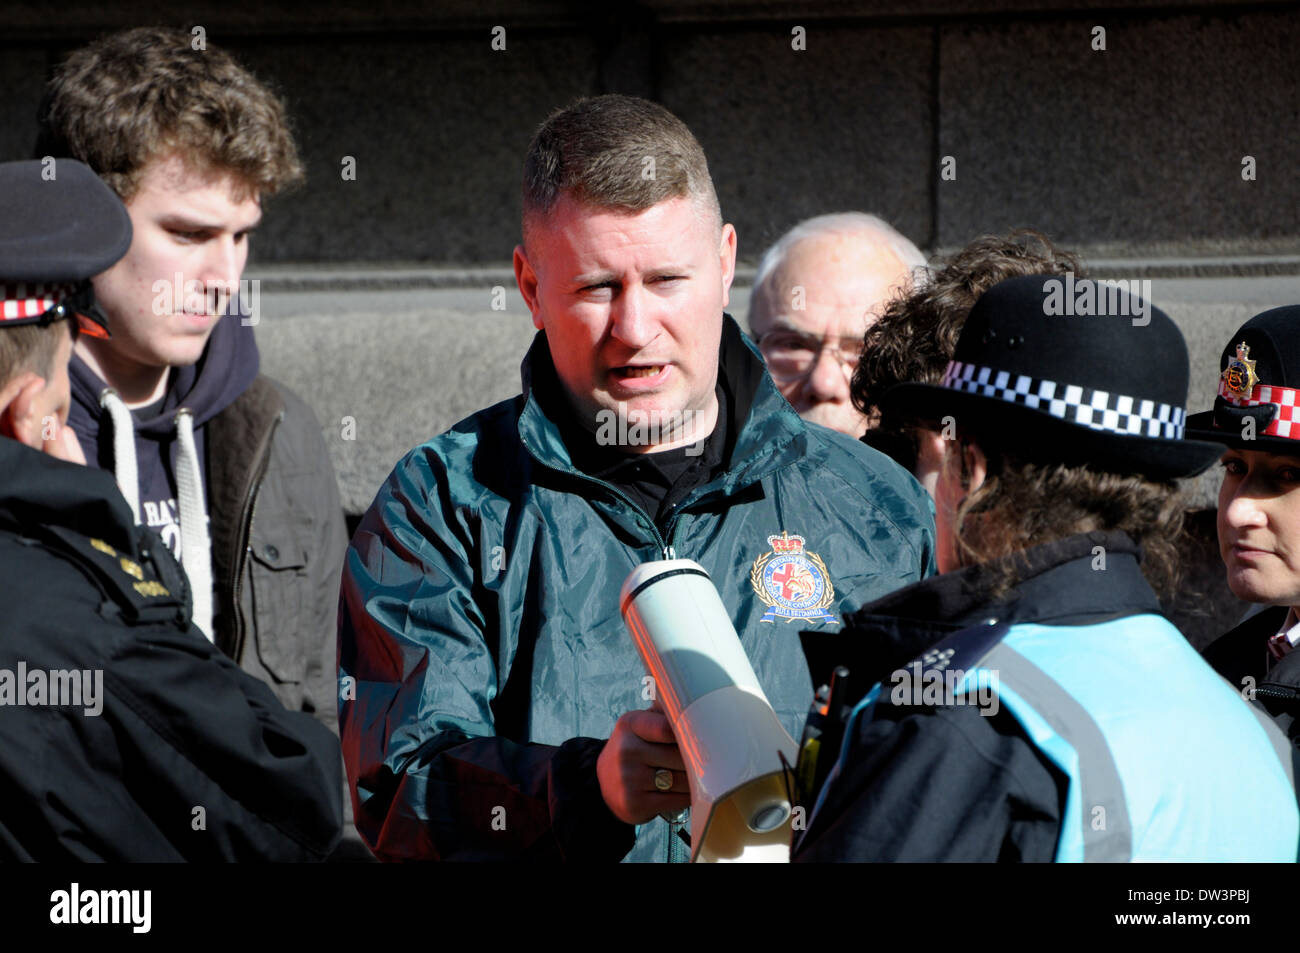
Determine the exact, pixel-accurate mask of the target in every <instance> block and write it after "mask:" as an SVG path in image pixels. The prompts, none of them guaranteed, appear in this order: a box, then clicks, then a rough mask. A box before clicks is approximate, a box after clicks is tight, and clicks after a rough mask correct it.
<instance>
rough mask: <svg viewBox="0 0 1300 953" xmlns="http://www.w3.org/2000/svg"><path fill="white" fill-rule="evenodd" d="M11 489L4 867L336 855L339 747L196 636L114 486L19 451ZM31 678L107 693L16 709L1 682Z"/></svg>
mask: <svg viewBox="0 0 1300 953" xmlns="http://www.w3.org/2000/svg"><path fill="white" fill-rule="evenodd" d="M0 474H2V475H3V476H0V604H3V606H4V612H5V626H4V630H3V632H0V701H2V702H6V703H5V704H4V705H3V707H0V789H2V790H4V791H5V797H4V799H3V805H4V806H3V808H0V857H3V858H12V859H21V860H58V859H75V860H128V861H154V860H201V859H205V860H309V859H321V858H323V857H325V856H326V855H327V854H329V852H330V851H331V850H332V849H333V848H334V847H335V845H336V844H337V843H338V841H339V836H340V827H341V824H342V804H341V801H340V791H339V786H338V777H339V772H340V770H341V767H340V754H339V749H338V740H337V739H336V738H335V737H334V736H333V735H332V734H331V733H330V731H329V730H328V729H327V728H326V727H325V726H324V725H322V724H320V723H319V722H318V721H317V720H316V719H315V718H312V717H311V716H309V715H306V714H303V713H301V712H294V711H286V710H285V708H284V707H283V706H282V705H281V704H280V702H279V701H277V699H276V697H275V696H274V694H272V692H271V691H270V689H268V688H267V687H266V685H264V684H263V683H262V682H261V681H259V680H258V679H256V678H253V677H251V676H250V675H248V674H246V673H244V672H242V671H241V670H240V669H239V667H238V666H237V665H235V664H234V663H233V662H232V661H231V660H230V659H228V658H227V657H226V656H225V655H224V654H223V653H222V652H221V651H220V649H218V648H217V647H216V646H214V645H212V644H211V643H209V642H208V640H207V639H206V638H204V636H203V635H202V633H200V632H199V631H198V630H197V629H194V628H193V627H191V626H190V625H189V624H188V619H189V591H188V583H187V582H186V578H185V574H184V572H183V571H182V570H181V568H180V566H179V565H177V563H176V562H175V561H174V560H173V559H172V558H171V555H170V553H169V552H168V551H167V548H166V547H165V546H163V545H161V543H160V541H159V540H158V538H157V536H155V535H154V534H152V533H150V532H148V531H147V530H144V529H141V528H139V527H136V526H134V525H133V519H132V515H131V512H130V509H129V508H128V506H127V504H126V502H125V500H124V499H123V498H122V496H121V494H120V493H119V492H118V490H117V486H116V484H115V483H114V482H113V478H112V476H111V475H110V474H108V473H104V472H99V471H94V470H91V469H87V468H85V467H78V466H74V465H72V464H68V463H63V462H62V461H58V460H54V459H52V458H50V457H48V456H45V455H43V454H40V453H37V452H36V451H34V450H31V449H29V448H27V447H25V446H22V445H21V444H19V443H17V442H15V441H12V440H9V439H0ZM20 670H25V671H26V672H28V673H32V672H37V671H40V672H51V671H58V672H61V673H65V676H66V675H68V674H70V673H78V674H77V676H76V678H79V679H82V680H81V681H79V682H78V687H79V688H84V689H85V691H87V692H89V691H91V690H92V686H93V683H94V679H95V678H96V677H98V679H99V684H100V685H101V686H102V691H98V692H96V694H97V695H98V698H97V699H96V703H95V705H93V706H90V705H87V704H86V701H87V699H86V697H84V696H83V697H82V698H81V699H80V703H73V704H68V703H67V702H68V699H69V698H70V697H72V696H68V695H64V696H61V697H59V698H56V697H53V696H52V694H51V695H48V696H47V697H46V699H45V702H44V703H43V704H39V705H32V704H26V705H18V704H15V701H16V699H12V698H8V697H7V696H6V695H5V694H4V679H5V672H8V673H17V672H18V671H20ZM95 673H99V674H98V676H96V675H95ZM82 676H84V678H82ZM9 684H10V686H11V687H12V686H13V684H14V683H13V681H12V678H11V679H10V682H9ZM32 697H34V696H30V695H29V696H28V700H30V699H31V698H32ZM60 702H62V703H60ZM96 707H97V708H98V709H99V710H98V711H97V712H96V711H94V708H96Z"/></svg>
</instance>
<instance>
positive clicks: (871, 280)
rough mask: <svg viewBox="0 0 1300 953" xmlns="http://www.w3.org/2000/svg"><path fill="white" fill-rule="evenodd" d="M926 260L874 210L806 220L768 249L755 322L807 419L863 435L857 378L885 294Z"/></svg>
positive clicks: (775, 374) (773, 368) (753, 310)
mask: <svg viewBox="0 0 1300 953" xmlns="http://www.w3.org/2000/svg"><path fill="white" fill-rule="evenodd" d="M924 265H925V256H924V255H922V254H921V252H920V251H919V250H918V249H917V247H916V246H915V245H913V244H912V243H911V242H910V241H908V240H907V238H906V237H904V236H903V235H901V234H900V233H899V232H897V231H896V230H895V229H894V228H892V227H891V226H890V225H889V224H888V223H886V222H884V221H883V220H881V219H879V218H877V217H876V216H874V215H867V214H865V213H862V212H842V213H838V214H834V215H819V216H817V217H816V218H810V219H807V220H806V221H803V222H800V223H799V224H798V225H796V226H795V227H794V228H792V229H790V231H788V232H786V233H785V234H784V235H782V236H781V238H779V239H778V240H777V241H776V243H775V244H774V245H773V246H772V247H771V248H769V249H768V250H767V252H766V253H765V254H764V255H763V259H762V261H761V262H760V263H759V266H758V273H757V275H756V276H755V278H754V291H753V295H752V296H751V298H750V303H749V329H750V333H751V334H752V335H753V336H754V338H755V340H757V341H758V346H759V349H760V350H761V351H762V352H763V357H764V359H765V360H766V361H767V367H768V370H769V371H770V372H771V374H772V378H773V379H774V380H775V381H776V386H777V387H778V388H779V389H780V391H781V393H782V394H783V395H784V396H785V399H786V400H788V401H789V402H790V403H791V405H793V407H794V409H795V410H797V411H798V412H799V415H800V416H802V417H803V418H804V419H805V420H811V421H813V422H814V423H819V424H822V425H823V426H826V427H830V428H831V429H833V430H839V431H842V432H843V433H847V434H849V435H850V436H853V437H860V436H861V435H862V434H863V433H864V432H865V431H866V429H867V418H866V417H864V416H863V415H862V414H860V413H858V411H857V410H856V409H855V408H854V406H853V403H852V401H851V400H850V395H849V380H850V379H851V378H852V376H853V368H854V367H855V366H856V365H857V362H858V354H859V352H860V351H861V349H862V337H863V335H864V334H865V333H866V330H867V328H868V327H869V326H870V325H871V323H872V322H873V321H874V320H875V319H876V317H877V316H878V314H879V310H880V308H881V307H882V306H883V305H884V303H885V301H887V300H888V299H889V297H890V296H891V295H892V294H893V293H894V292H896V291H898V290H900V289H901V288H903V287H904V286H906V285H907V284H908V282H909V281H910V280H911V275H912V271H913V269H915V268H919V267H923V266H924Z"/></svg>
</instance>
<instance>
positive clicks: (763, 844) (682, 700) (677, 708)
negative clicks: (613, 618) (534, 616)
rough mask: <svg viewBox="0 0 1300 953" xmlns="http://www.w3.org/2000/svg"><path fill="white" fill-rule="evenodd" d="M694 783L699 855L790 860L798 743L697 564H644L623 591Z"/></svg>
mask: <svg viewBox="0 0 1300 953" xmlns="http://www.w3.org/2000/svg"><path fill="white" fill-rule="evenodd" d="M619 605H620V607H621V608H622V611H623V621H624V622H626V623H627V627H628V629H629V630H630V631H631V633H632V638H633V639H635V640H636V647H637V650H638V651H640V653H641V659H642V661H644V662H645V667H646V670H647V671H648V672H649V673H650V674H651V675H652V676H653V677H654V680H655V686H656V691H657V697H658V699H659V701H660V703H661V704H662V706H663V709H664V713H665V714H666V715H667V716H668V720H669V721H670V722H671V723H672V726H673V734H674V735H675V736H676V738H677V747H678V749H679V750H680V751H681V753H682V760H683V761H684V762H685V763H686V774H687V778H688V780H689V781H690V785H691V817H692V822H691V828H692V837H691V847H692V849H691V861H692V863H699V862H712V861H766V862H777V863H785V862H787V861H789V859H790V838H791V815H792V808H791V804H790V791H791V784H790V779H789V778H788V777H787V767H793V766H794V763H795V757H796V753H797V748H796V745H795V743H794V739H792V738H791V737H790V735H789V734H788V733H787V732H786V730H785V729H784V728H783V727H781V722H780V721H779V720H778V719H777V717H776V712H774V711H773V710H772V706H771V704H769V702H768V700H767V696H765V695H764V694H763V689H762V688H761V687H759V684H758V679H757V677H755V675H754V669H753V668H752V667H751V666H750V664H749V657H748V656H747V655H745V650H744V648H743V647H742V646H741V644H740V638H739V636H737V635H736V629H735V627H734V626H732V624H731V618H730V617H729V616H728V615H727V610H726V608H725V607H724V606H723V604H722V599H721V598H720V597H719V596H718V591H717V589H715V588H714V586H713V580H712V579H710V578H709V574H708V573H707V572H705V571H704V568H703V567H702V566H700V564H699V563H696V562H693V561H691V560H689V559H667V560H662V561H658V562H651V563H645V564H644V565H641V566H638V567H637V568H636V569H634V570H633V571H632V574H631V575H630V576H628V577H627V581H626V582H624V583H623V590H622V592H621V593H620V595H619Z"/></svg>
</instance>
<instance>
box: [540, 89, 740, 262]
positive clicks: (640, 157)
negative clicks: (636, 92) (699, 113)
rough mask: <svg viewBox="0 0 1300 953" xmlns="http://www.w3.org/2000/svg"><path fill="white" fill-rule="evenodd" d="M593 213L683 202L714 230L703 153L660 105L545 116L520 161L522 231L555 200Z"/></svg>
mask: <svg viewBox="0 0 1300 953" xmlns="http://www.w3.org/2000/svg"><path fill="white" fill-rule="evenodd" d="M565 194H567V195H569V196H570V197H572V198H573V199H574V200H576V201H578V202H581V203H583V204H586V205H591V206H594V207H596V208H606V209H621V210H625V211H628V212H641V211H644V210H646V209H648V208H652V207H654V206H655V205H658V204H659V203H660V202H663V201H666V200H668V199H673V198H681V197H689V198H691V199H694V200H695V201H697V202H698V203H699V204H700V207H701V209H702V210H703V211H704V212H705V214H707V215H709V216H710V217H711V218H712V219H714V220H715V221H716V223H717V227H718V228H721V227H722V212H721V209H720V207H719V205H718V196H717V193H716V192H715V191H714V189H713V180H712V179H711V178H710V177H709V164H708V162H707V161H706V160H705V158H704V150H703V149H702V148H701V147H700V144H699V142H698V141H697V140H696V138H695V136H694V135H692V134H691V131H690V130H689V129H687V128H686V124H685V123H684V122H682V121H681V120H680V119H678V118H677V117H676V116H674V115H673V114H672V113H670V112H669V111H668V110H667V109H665V108H664V107H663V106H660V105H659V104H657V103H652V102H650V101H649V100H646V99H638V98H637V97H635V96H622V95H617V94H611V95H607V96H595V97H591V98H588V99H580V100H578V101H577V102H576V103H574V104H573V105H571V106H567V107H565V108H563V109H560V110H557V111H556V112H554V113H552V114H551V115H550V116H549V117H548V118H547V119H546V121H545V122H544V123H542V125H541V128H539V129H538V130H537V132H536V134H535V135H534V136H533V140H532V142H531V143H530V144H529V146H528V157H527V158H526V159H525V160H524V178H523V233H524V240H525V243H526V242H527V239H528V232H529V228H530V224H531V222H532V221H533V220H535V219H536V218H537V217H538V216H539V215H546V214H548V213H550V211H551V209H553V208H554V207H555V203H556V202H558V201H559V199H560V197H561V196H562V195H565Z"/></svg>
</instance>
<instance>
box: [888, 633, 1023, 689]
mask: <svg viewBox="0 0 1300 953" xmlns="http://www.w3.org/2000/svg"><path fill="white" fill-rule="evenodd" d="M1010 631H1011V625H1010V624H1009V623H1006V622H999V621H997V620H996V619H986V620H985V621H983V622H979V623H977V624H975V625H972V626H967V627H966V628H964V629H959V630H958V631H956V632H954V633H952V634H951V635H949V636H947V637H946V638H944V639H943V640H942V641H940V642H936V643H935V644H934V645H932V646H930V648H928V649H926V650H925V651H924V652H922V653H921V654H920V655H918V656H917V657H916V658H914V659H912V661H910V662H908V663H907V664H906V665H904V666H903V669H902V670H903V671H904V672H908V673H911V674H913V675H914V676H916V677H923V676H925V675H928V674H930V673H931V672H934V673H940V674H942V673H944V672H948V671H957V670H961V671H963V672H968V671H970V670H971V669H973V668H978V667H979V664H980V663H981V662H982V661H983V660H984V658H985V656H987V655H988V654H989V653H990V652H992V651H993V649H994V648H996V647H997V645H998V643H999V642H1001V641H1002V640H1003V639H1004V638H1006V635H1007V633H1008V632H1010Z"/></svg>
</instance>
